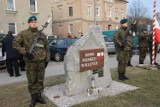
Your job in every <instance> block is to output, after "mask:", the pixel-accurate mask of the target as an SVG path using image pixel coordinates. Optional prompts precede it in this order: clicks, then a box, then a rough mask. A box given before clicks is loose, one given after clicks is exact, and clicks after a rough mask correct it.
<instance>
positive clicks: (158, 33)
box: [154, 18, 160, 44]
mask: <svg viewBox="0 0 160 107" xmlns="http://www.w3.org/2000/svg"><path fill="white" fill-rule="evenodd" d="M154 32H155V34H154V35H155V40H156V43H157V44H160V27H159V23H158V21H157V18H156V20H155V29H154Z"/></svg>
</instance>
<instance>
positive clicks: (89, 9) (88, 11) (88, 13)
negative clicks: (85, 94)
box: [87, 6, 91, 16]
mask: <svg viewBox="0 0 160 107" xmlns="http://www.w3.org/2000/svg"><path fill="white" fill-rule="evenodd" d="M87 15H88V16H90V15H91V6H88V7H87Z"/></svg>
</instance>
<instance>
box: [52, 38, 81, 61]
mask: <svg viewBox="0 0 160 107" xmlns="http://www.w3.org/2000/svg"><path fill="white" fill-rule="evenodd" d="M76 40H78V38H56V39H54V40H53V41H51V42H50V54H51V59H54V60H55V61H57V62H59V61H62V60H63V59H64V55H65V54H66V52H67V49H68V48H69V47H70V46H71V45H72V44H73V43H74V42H75V41H76Z"/></svg>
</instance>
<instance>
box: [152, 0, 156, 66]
mask: <svg viewBox="0 0 160 107" xmlns="http://www.w3.org/2000/svg"><path fill="white" fill-rule="evenodd" d="M153 8H154V11H153V36H152V66H155V25H156V24H155V23H156V0H154V7H153Z"/></svg>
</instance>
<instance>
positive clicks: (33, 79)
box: [13, 16, 49, 107]
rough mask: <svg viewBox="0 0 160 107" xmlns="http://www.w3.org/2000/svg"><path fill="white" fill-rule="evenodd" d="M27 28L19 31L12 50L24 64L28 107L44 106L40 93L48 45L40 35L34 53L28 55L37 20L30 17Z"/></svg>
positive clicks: (47, 59)
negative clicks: (20, 57)
mask: <svg viewBox="0 0 160 107" xmlns="http://www.w3.org/2000/svg"><path fill="white" fill-rule="evenodd" d="M28 25H29V28H28V29H26V30H23V31H21V32H20V33H19V34H18V35H17V36H16V37H15V39H14V41H13V48H15V49H16V50H18V51H19V52H20V53H21V54H22V55H24V60H25V63H26V74H27V79H28V90H29V92H30V94H31V98H32V99H31V102H30V107H35V105H36V102H39V103H41V104H45V103H46V101H45V100H44V99H43V98H42V96H41V92H42V91H43V88H44V85H43V82H44V73H45V67H46V66H47V64H48V62H49V44H48V41H47V38H46V36H45V34H44V33H41V34H40V37H39V38H38V41H37V43H36V44H35V47H34V53H29V49H30V47H31V46H32V43H33V41H34V38H35V37H36V34H37V32H39V30H38V28H37V18H36V17H35V16H31V17H30V18H29V19H28Z"/></svg>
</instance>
